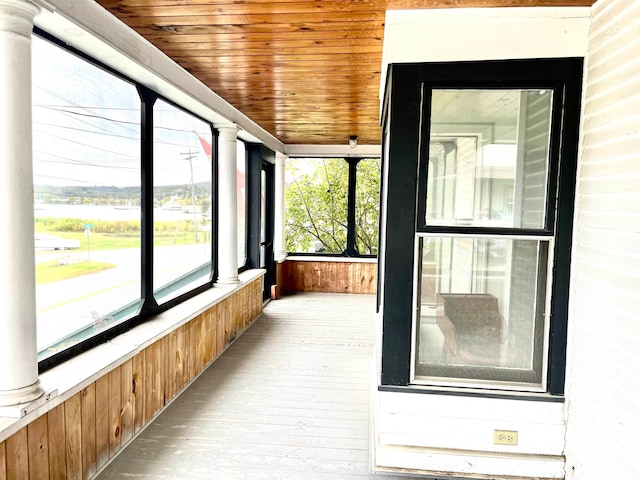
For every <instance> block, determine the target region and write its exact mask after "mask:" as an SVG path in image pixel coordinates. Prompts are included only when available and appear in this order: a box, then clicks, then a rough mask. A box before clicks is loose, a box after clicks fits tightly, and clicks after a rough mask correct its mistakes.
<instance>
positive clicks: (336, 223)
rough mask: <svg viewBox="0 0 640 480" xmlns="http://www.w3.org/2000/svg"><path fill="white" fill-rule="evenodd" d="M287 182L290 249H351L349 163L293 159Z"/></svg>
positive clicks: (286, 228) (318, 159)
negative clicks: (348, 219)
mask: <svg viewBox="0 0 640 480" xmlns="http://www.w3.org/2000/svg"><path fill="white" fill-rule="evenodd" d="M285 183H286V187H285V203H286V215H285V218H286V224H285V243H286V248H287V251H289V252H300V253H302V252H308V253H342V252H343V251H344V250H345V249H346V248H347V191H348V184H349V165H348V164H347V162H346V161H344V160H343V159H341V158H337V159H330V158H312V159H295V158H291V159H289V160H287V163H286V167H285Z"/></svg>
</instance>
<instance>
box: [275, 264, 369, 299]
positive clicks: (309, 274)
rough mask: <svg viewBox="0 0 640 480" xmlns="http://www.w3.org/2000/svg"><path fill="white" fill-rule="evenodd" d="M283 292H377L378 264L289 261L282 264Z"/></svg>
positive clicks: (281, 280)
mask: <svg viewBox="0 0 640 480" xmlns="http://www.w3.org/2000/svg"><path fill="white" fill-rule="evenodd" d="M280 269H281V279H280V280H279V281H280V282H281V289H282V291H283V292H285V293H287V292H289V293H290V292H320V293H363V294H374V293H375V292H376V278H377V270H378V265H377V263H375V262H345V261H340V262H331V261H307V260H303V261H299V260H285V261H284V262H283V263H281V264H280Z"/></svg>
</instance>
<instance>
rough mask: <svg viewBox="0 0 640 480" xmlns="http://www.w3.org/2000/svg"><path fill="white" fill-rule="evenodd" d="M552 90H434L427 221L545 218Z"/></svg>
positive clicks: (537, 223)
mask: <svg viewBox="0 0 640 480" xmlns="http://www.w3.org/2000/svg"><path fill="white" fill-rule="evenodd" d="M551 105H552V92H551V91H550V90H539V89H536V90H433V92H432V105H431V138H430V143H429V165H428V180H427V182H428V183H427V211H426V219H425V222H426V224H427V225H447V226H454V225H468V226H483V227H505V228H533V229H539V228H542V227H543V226H544V222H545V211H546V191H547V164H548V155H549V132H550V126H551Z"/></svg>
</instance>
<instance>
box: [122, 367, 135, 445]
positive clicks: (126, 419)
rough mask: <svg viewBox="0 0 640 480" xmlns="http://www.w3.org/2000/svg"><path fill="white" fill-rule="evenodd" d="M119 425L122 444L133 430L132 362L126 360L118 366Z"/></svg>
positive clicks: (129, 437)
mask: <svg viewBox="0 0 640 480" xmlns="http://www.w3.org/2000/svg"><path fill="white" fill-rule="evenodd" d="M120 376H121V377H120V379H121V387H120V394H121V399H120V402H121V403H120V405H121V409H120V426H121V429H120V431H121V437H120V438H121V440H120V441H121V442H122V443H123V444H124V443H126V442H128V441H129V440H131V438H132V437H133V430H134V418H133V414H134V409H135V397H134V394H133V362H132V360H127V361H126V362H124V363H123V364H122V366H121V368H120Z"/></svg>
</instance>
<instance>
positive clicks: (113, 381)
mask: <svg viewBox="0 0 640 480" xmlns="http://www.w3.org/2000/svg"><path fill="white" fill-rule="evenodd" d="M108 375H109V457H113V456H114V455H115V454H116V453H117V452H118V450H120V438H121V433H122V425H121V418H120V405H121V399H120V398H121V393H120V392H121V389H122V383H121V382H122V375H121V368H120V367H116V368H114V369H113V370H111V371H110V372H109V373H108Z"/></svg>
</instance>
